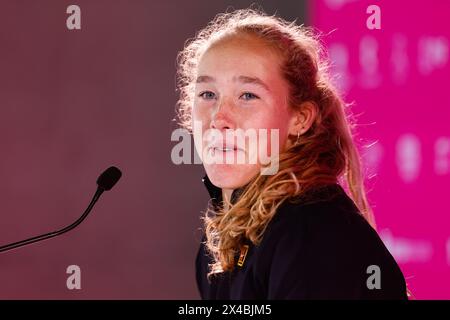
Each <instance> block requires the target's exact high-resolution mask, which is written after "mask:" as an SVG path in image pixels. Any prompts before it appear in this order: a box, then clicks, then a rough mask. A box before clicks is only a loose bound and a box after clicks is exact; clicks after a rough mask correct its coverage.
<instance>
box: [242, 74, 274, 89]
mask: <svg viewBox="0 0 450 320" xmlns="http://www.w3.org/2000/svg"><path fill="white" fill-rule="evenodd" d="M233 80H235V79H233ZM237 80H238V81H239V82H242V83H251V84H256V85H258V86H261V87H263V89H265V90H266V91H269V92H270V89H269V86H268V85H267V84H265V82H264V81H262V80H261V79H259V78H257V77H248V76H239V77H238V78H237Z"/></svg>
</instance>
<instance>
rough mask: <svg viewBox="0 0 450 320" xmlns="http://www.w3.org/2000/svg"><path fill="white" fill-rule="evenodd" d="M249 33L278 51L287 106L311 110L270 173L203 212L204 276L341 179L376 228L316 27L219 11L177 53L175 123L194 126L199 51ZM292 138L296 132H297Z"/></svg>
mask: <svg viewBox="0 0 450 320" xmlns="http://www.w3.org/2000/svg"><path fill="white" fill-rule="evenodd" d="M242 34H245V35H252V36H254V37H256V38H258V39H260V40H262V41H263V42H264V43H266V44H267V46H268V48H275V49H276V50H278V52H279V53H280V59H281V60H282V61H281V64H280V65H281V71H282V74H283V75H284V78H285V79H286V80H287V82H288V84H289V97H288V99H289V100H288V101H289V107H290V108H293V109H298V108H300V107H301V104H302V102H305V101H310V102H312V103H314V104H315V106H316V107H317V116H316V118H315V120H314V122H313V125H312V126H311V127H310V128H309V130H308V131H307V132H306V133H304V134H303V135H301V136H300V139H299V141H298V143H292V144H291V145H290V146H289V147H288V148H287V150H284V151H283V152H282V153H280V155H279V170H278V172H277V173H276V174H274V175H260V174H258V175H256V176H255V177H254V178H253V179H252V180H251V181H250V182H249V183H248V184H247V185H246V186H245V188H244V190H243V191H242V193H241V195H240V197H239V198H238V200H237V201H236V202H235V203H229V202H228V209H227V210H225V209H224V208H225V206H222V207H219V208H213V207H212V206H210V205H208V208H207V210H206V212H205V216H204V218H203V221H204V228H205V234H206V242H205V244H206V247H207V249H208V251H209V253H210V254H211V256H212V257H213V263H212V264H211V265H210V269H209V275H210V276H211V275H212V274H215V273H218V272H225V271H230V270H232V269H233V268H234V266H235V263H236V262H235V260H236V255H237V254H238V253H239V251H240V247H241V245H242V243H243V241H244V240H245V239H248V240H250V241H251V242H252V243H254V244H255V245H257V244H259V243H260V241H261V239H262V237H263V235H264V231H265V229H266V227H267V225H268V223H269V222H270V220H271V219H272V218H273V216H274V215H275V214H276V211H277V208H278V207H279V206H280V205H281V204H282V203H283V202H284V201H285V200H287V199H292V198H301V196H302V195H305V194H307V192H308V191H310V190H312V189H313V188H317V187H320V186H324V185H328V184H333V183H336V182H339V183H341V184H342V185H343V187H344V188H345V189H346V190H347V192H348V193H349V195H350V197H351V198H352V200H353V201H354V203H355V204H356V206H357V207H358V209H359V211H360V213H361V214H362V215H363V216H364V217H365V218H366V220H367V221H368V222H369V223H370V224H371V225H372V226H373V227H374V228H375V222H374V218H373V214H372V211H371V208H370V206H369V204H368V201H367V199H366V193H365V189H364V179H363V174H362V170H361V164H360V156H359V154H358V150H357V148H356V146H355V143H354V141H353V138H352V129H353V125H352V123H353V121H352V119H351V117H350V114H349V113H348V112H347V110H346V109H347V107H348V105H346V104H345V103H344V101H343V100H342V98H341V97H340V95H339V93H338V92H337V90H336V89H335V88H334V86H333V85H332V81H331V78H330V76H329V73H328V66H329V64H328V59H327V57H326V54H325V51H324V49H323V46H322V45H321V42H320V35H319V34H318V33H317V32H315V31H314V30H312V29H310V28H307V27H304V26H299V25H296V24H295V22H292V23H289V22H287V21H285V20H283V19H281V18H279V17H276V16H269V15H267V14H265V13H264V12H261V11H260V10H255V9H244V10H236V11H233V12H227V13H223V14H219V15H217V16H216V17H215V18H214V19H213V21H211V22H210V23H209V24H208V25H207V26H206V27H205V28H204V29H203V30H201V31H200V32H199V33H197V35H196V36H195V38H193V39H190V40H188V42H187V43H186V45H185V47H184V49H183V50H182V51H181V52H180V53H179V55H178V60H177V61H178V72H177V76H178V77H177V80H178V81H177V87H178V90H179V93H180V98H179V100H178V102H177V115H178V120H179V124H180V125H181V126H182V127H184V128H186V129H188V130H189V131H190V132H192V123H191V121H192V115H191V112H192V106H193V98H194V89H195V79H196V76H197V75H196V72H197V66H198V63H199V60H200V58H201V56H202V54H203V53H204V52H205V51H206V50H207V49H208V48H209V47H210V46H211V45H212V44H214V43H216V42H217V41H219V40H221V39H224V38H225V37H233V36H239V35H242ZM295 138H296V137H295Z"/></svg>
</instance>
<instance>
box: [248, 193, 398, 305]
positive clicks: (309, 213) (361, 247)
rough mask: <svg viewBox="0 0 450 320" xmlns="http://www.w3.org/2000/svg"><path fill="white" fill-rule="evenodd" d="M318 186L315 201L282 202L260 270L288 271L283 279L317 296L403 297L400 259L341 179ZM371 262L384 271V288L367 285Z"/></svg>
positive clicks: (268, 231)
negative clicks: (297, 283) (366, 216)
mask: <svg viewBox="0 0 450 320" xmlns="http://www.w3.org/2000/svg"><path fill="white" fill-rule="evenodd" d="M320 192H322V194H321V195H320V197H316V198H315V199H314V200H311V199H312V198H310V200H311V201H303V202H302V201H286V202H285V203H283V204H282V205H280V207H279V208H278V211H277V212H276V214H275V216H274V218H273V219H272V221H271V222H270V223H269V225H268V226H267V229H266V231H265V233H264V235H263V239H262V241H261V243H260V245H259V246H258V258H257V260H258V263H257V266H256V268H258V274H260V275H261V277H263V278H264V277H265V276H268V275H273V274H277V276H275V279H278V278H279V277H284V278H283V280H280V283H281V282H283V283H284V282H285V283H288V282H290V281H293V280H292V279H298V280H296V281H300V282H301V283H300V282H299V285H298V286H299V287H303V288H309V289H308V290H307V292H309V293H310V294H312V296H317V297H324V296H328V295H329V296H330V297H352V296H358V297H368V298H376V297H379V298H383V297H384V298H389V297H392V298H397V297H404V292H406V289H405V284H404V278H403V275H402V273H401V271H400V269H399V267H398V265H397V263H396V262H395V260H394V258H393V257H392V255H391V254H390V253H389V251H388V250H387V248H386V247H385V246H384V244H383V242H382V241H381V239H380V237H379V236H378V234H377V232H376V231H375V230H374V229H373V228H372V227H371V226H370V224H369V223H368V222H367V221H366V220H365V218H364V217H363V216H362V215H361V214H360V213H359V211H358V209H357V207H356V205H355V204H354V203H353V201H352V200H351V199H350V198H349V197H348V196H347V195H346V193H345V191H344V190H343V189H342V188H341V187H340V186H339V185H333V186H327V187H326V188H325V189H323V190H321V191H320ZM316 196H317V195H316ZM373 266H376V267H378V268H379V269H380V270H381V272H382V279H383V281H382V286H384V287H383V289H384V290H382V291H371V290H368V288H367V286H366V281H367V279H368V277H369V276H370V275H369V274H368V270H369V271H370V270H372V269H370V268H371V267H373ZM281 275H283V276H281ZM269 278H270V277H269ZM262 281H265V280H262ZM276 281H278V280H276ZM283 286H286V284H284V285H283ZM330 286H331V287H333V288H335V289H336V292H332V291H330V290H331V289H330ZM322 289H323V292H321V290H322ZM280 290H282V291H283V290H284V291H286V290H291V288H284V289H280ZM333 290H334V289H333ZM284 291H283V292H284Z"/></svg>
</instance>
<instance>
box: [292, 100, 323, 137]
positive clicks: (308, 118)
mask: <svg viewBox="0 0 450 320" xmlns="http://www.w3.org/2000/svg"><path fill="white" fill-rule="evenodd" d="M318 112H319V110H318V107H317V104H315V103H314V102H312V101H305V102H303V103H302V104H301V105H300V106H298V107H297V108H296V109H295V110H293V111H292V116H291V119H290V121H289V134H290V135H293V136H299V135H302V134H304V133H305V132H306V131H308V130H309V128H311V126H312V124H313V123H314V120H315V119H316V117H317V113H318Z"/></svg>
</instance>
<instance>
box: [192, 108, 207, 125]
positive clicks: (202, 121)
mask: <svg viewBox="0 0 450 320" xmlns="http://www.w3.org/2000/svg"><path fill="white" fill-rule="evenodd" d="M192 121H193V122H194V123H195V124H196V125H201V127H202V129H205V128H208V127H209V122H210V114H209V112H208V110H207V108H204V107H203V106H201V105H194V107H193V108H192Z"/></svg>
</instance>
